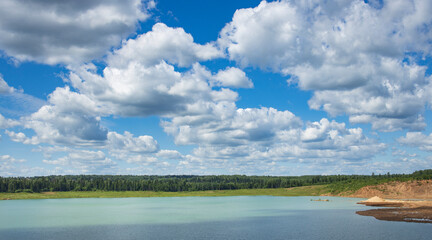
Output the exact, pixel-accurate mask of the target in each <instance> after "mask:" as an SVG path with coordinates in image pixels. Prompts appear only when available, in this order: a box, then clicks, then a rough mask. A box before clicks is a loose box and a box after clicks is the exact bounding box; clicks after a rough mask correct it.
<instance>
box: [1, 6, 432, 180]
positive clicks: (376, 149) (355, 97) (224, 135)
mask: <svg viewBox="0 0 432 240" xmlns="http://www.w3.org/2000/svg"><path fill="white" fill-rule="evenodd" d="M431 12H432V2H431V1H429V0H391V1H386V0H370V1H362V0H335V1H322V0H308V1H302V0H281V1H255V0H236V1H228V0H218V1H202V0H184V1H175V0H157V1H153V0H143V1H140V0H85V1H84V0H74V1H71V0H69V1H67V0H60V1H47V0H32V1H27V0H3V1H1V2H0V176H3V177H7V176H41V175H64V174H127V175H173V174H197V175H209V174H246V175H291V176H293V175H309V174H372V173H375V174H385V173H387V172H390V173H411V172H413V171H415V170H421V169H428V168H432V155H431V152H432V127H431V124H432V111H431V110H432V109H431V106H432V76H431V74H432V15H431V14H430V13H431Z"/></svg>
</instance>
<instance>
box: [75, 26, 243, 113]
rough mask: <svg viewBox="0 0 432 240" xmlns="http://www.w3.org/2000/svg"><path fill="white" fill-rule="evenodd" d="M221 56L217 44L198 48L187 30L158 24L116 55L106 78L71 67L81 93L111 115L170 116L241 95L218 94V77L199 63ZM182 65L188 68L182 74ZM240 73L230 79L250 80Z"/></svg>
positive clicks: (87, 68)
mask: <svg viewBox="0 0 432 240" xmlns="http://www.w3.org/2000/svg"><path fill="white" fill-rule="evenodd" d="M173 39H175V41H173ZM221 56H222V53H221V52H220V51H219V50H218V49H217V48H216V47H215V46H213V44H206V45H200V44H196V43H194V42H193V38H192V36H191V35H190V34H188V33H186V32H185V31H184V30H183V29H181V28H170V27H167V26H166V25H164V24H162V23H157V24H155V25H154V26H153V29H152V30H151V31H149V32H147V33H144V34H142V35H139V36H138V37H137V38H136V39H129V40H127V41H125V42H124V43H123V45H122V47H121V48H120V49H118V50H116V51H114V52H113V53H112V54H110V55H109V57H108V59H107V65H106V67H104V68H103V70H102V71H101V72H102V74H100V71H97V70H98V69H97V68H96V66H94V65H91V64H89V65H84V66H81V67H75V68H71V73H70V76H69V78H68V81H69V82H70V84H71V85H72V86H73V87H74V88H75V89H77V91H79V93H81V94H83V95H86V96H87V97H89V98H91V99H92V100H93V101H94V102H96V103H98V104H99V105H103V106H106V109H109V110H108V111H107V112H106V114H114V115H121V116H149V115H162V116H167V115H169V114H173V113H176V114H177V113H180V112H184V111H188V109H187V108H188V105H189V104H191V103H194V102H196V101H198V100H199V101H201V100H204V101H213V100H214V99H217V101H223V100H227V98H229V99H230V100H231V99H235V98H236V97H237V94H236V93H234V92H233V91H231V90H229V89H224V88H222V89H220V90H213V89H212V87H211V86H210V84H209V80H211V79H213V78H214V76H213V75H212V73H211V72H210V71H208V70H207V69H206V68H205V67H203V66H201V65H200V64H198V63H196V62H197V61H205V60H210V59H213V58H217V57H221ZM176 66H179V67H188V69H187V70H186V71H184V72H179V71H177V70H176V69H175V67H176ZM239 71H240V70H230V73H227V74H226V75H227V77H228V76H229V77H230V78H231V79H229V80H227V81H237V82H240V83H241V84H243V82H244V81H247V79H245V78H246V77H245V76H242V71H240V72H239ZM234 75H237V76H234ZM219 79H221V76H219ZM223 81H225V80H223ZM236 84H237V83H236Z"/></svg>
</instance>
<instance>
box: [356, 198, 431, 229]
mask: <svg viewBox="0 0 432 240" xmlns="http://www.w3.org/2000/svg"><path fill="white" fill-rule="evenodd" d="M359 204H364V205H366V206H375V207H391V208H378V209H370V210H365V211H357V212H356V213H357V214H359V215H362V216H372V217H375V218H376V219H378V220H385V221H402V222H417V223H432V201H415V200H387V199H382V198H379V197H373V198H370V199H368V200H366V201H361V202H359ZM395 207H396V208H395Z"/></svg>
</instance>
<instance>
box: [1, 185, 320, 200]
mask: <svg viewBox="0 0 432 240" xmlns="http://www.w3.org/2000/svg"><path fill="white" fill-rule="evenodd" d="M325 188H326V185H316V186H304V187H294V188H264V189H237V190H209V191H191V192H186V191H185V192H153V191H124V192H114V191H91V192H90V191H89V192H78V191H77V192H75V191H69V192H43V193H0V200H23V199H64V198H129V197H224V196H286V197H297V196H321V195H323V194H324V193H325V192H326V189H325Z"/></svg>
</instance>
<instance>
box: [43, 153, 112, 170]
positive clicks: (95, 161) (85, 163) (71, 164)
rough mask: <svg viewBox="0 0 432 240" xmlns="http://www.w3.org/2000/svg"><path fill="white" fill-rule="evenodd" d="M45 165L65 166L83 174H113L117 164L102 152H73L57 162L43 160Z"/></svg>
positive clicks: (56, 160)
mask: <svg viewBox="0 0 432 240" xmlns="http://www.w3.org/2000/svg"><path fill="white" fill-rule="evenodd" d="M42 162H43V163H45V164H52V165H60V166H65V167H67V168H69V169H75V170H77V171H78V172H80V173H81V174H83V173H85V174H90V173H103V172H111V171H112V170H114V168H115V167H116V165H117V164H116V163H115V162H114V161H112V160H111V159H109V158H107V157H106V156H105V153H103V152H102V151H89V150H73V151H72V152H70V153H68V154H67V155H66V156H63V157H60V158H58V159H55V160H43V161H42Z"/></svg>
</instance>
